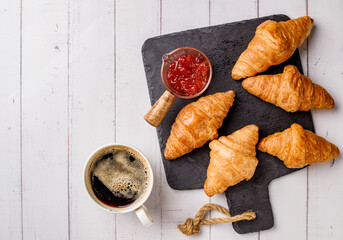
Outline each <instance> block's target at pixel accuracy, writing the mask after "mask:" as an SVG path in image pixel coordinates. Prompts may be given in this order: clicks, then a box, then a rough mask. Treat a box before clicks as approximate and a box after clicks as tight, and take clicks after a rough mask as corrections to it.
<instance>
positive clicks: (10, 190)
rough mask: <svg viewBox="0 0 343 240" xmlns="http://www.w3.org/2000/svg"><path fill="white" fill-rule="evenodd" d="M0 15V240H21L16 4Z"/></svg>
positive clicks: (0, 9) (6, 5) (9, 4)
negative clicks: (0, 92)
mask: <svg viewBox="0 0 343 240" xmlns="http://www.w3.org/2000/svg"><path fill="white" fill-rule="evenodd" d="M0 13H1V17H0V18H1V20H0V42H1V45H0V52H1V55H0V66H1V71H0V84H1V86H5V88H2V94H1V95H0V108H1V113H0V122H1V127H0V159H1V160H2V163H1V168H0V181H1V183H2V184H1V186H0V191H1V196H0V202H1V205H0V211H1V217H0V239H21V238H22V213H21V161H20V156H21V152H20V151H21V148H20V147H21V143H20V136H21V132H20V131H21V124H20V123H21V121H20V119H21V117H20V116H21V115H20V113H21V112H20V109H21V104H20V101H21V98H20V97H21V96H20V94H21V87H20V83H21V81H20V61H21V59H20V44H21V43H20V33H21V28H20V27H21V25H20V16H21V5H20V1H19V0H16V1H4V2H2V4H1V6H0Z"/></svg>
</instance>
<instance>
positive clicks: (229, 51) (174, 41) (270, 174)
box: [142, 15, 314, 233]
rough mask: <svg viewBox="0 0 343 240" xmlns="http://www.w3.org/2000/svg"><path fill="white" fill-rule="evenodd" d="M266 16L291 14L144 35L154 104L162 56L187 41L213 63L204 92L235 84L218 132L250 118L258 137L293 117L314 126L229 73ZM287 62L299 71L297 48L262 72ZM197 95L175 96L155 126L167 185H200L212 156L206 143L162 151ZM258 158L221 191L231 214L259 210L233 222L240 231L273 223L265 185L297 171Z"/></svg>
mask: <svg viewBox="0 0 343 240" xmlns="http://www.w3.org/2000/svg"><path fill="white" fill-rule="evenodd" d="M267 19H271V20H275V21H285V20H288V19H289V18H288V17H287V16H285V15H272V16H268V17H263V18H256V19H251V20H246V21H240V22H235V23H228V24H223V25H218V26H211V27H205V28H200V29H193V30H188V31H183V32H178V33H172V34H168V35H163V36H158V37H154V38H150V39H148V40H146V41H145V43H144V44H143V47H142V55H143V62H144V68H145V72H146V77H147V81H148V87H149V94H150V99H151V104H152V105H153V104H154V103H155V102H156V101H157V99H158V98H159V97H160V96H161V95H162V93H163V92H164V91H165V88H164V86H163V84H162V81H161V77H160V69H161V64H162V60H161V59H162V56H163V55H164V54H165V53H168V52H170V51H172V50H174V49H175V48H178V47H183V46H189V47H194V48H197V49H199V50H201V51H203V52H204V53H205V54H206V55H207V57H208V58H209V59H210V61H211V63H212V66H213V78H212V82H211V84H210V86H209V88H208V89H207V91H206V92H205V93H204V94H203V95H202V96H205V95H209V94H213V93H215V92H223V91H227V90H234V91H235V93H236V98H235V102H234V105H233V107H232V108H231V109H230V112H229V114H228V116H227V117H226V119H225V120H224V123H223V126H222V127H221V128H220V129H219V131H218V132H219V136H222V135H229V134H231V133H232V132H234V131H236V130H238V129H240V128H242V127H244V126H246V125H248V124H256V125H257V126H259V127H260V130H259V136H260V139H261V138H263V137H266V136H267V135H269V134H272V133H275V132H279V131H283V130H284V129H286V128H288V127H290V126H291V125H292V123H299V124H301V125H302V126H303V127H304V128H305V129H308V130H311V131H314V126H313V122H312V116H311V112H297V113H287V112H285V111H284V110H282V109H281V108H278V107H276V106H274V105H272V104H269V103H266V102H264V101H262V100H260V99H259V98H257V97H255V96H253V95H251V94H249V93H248V92H247V91H245V90H244V89H243V88H242V85H241V82H242V81H235V80H233V79H232V78H231V70H232V68H233V66H234V64H235V62H236V61H237V59H238V57H239V55H240V54H241V53H242V52H243V51H244V50H245V49H246V47H247V46H248V44H249V42H250V40H251V39H252V38H253V36H254V34H255V30H256V27H257V26H258V25H259V24H260V23H262V22H264V21H266V20H267ZM287 64H293V65H295V66H297V67H298V69H299V71H300V72H302V66H301V61H300V56H299V52H298V50H297V51H296V52H295V53H294V55H293V56H292V57H291V58H290V59H289V60H288V61H287V62H285V63H284V64H281V65H278V66H273V67H271V68H270V69H268V70H267V72H265V73H263V74H275V73H281V72H282V71H283V67H284V66H285V65H287ZM195 100H197V99H192V100H184V99H177V100H176V101H175V103H174V105H173V106H172V108H171V109H170V111H169V112H168V114H167V115H166V117H165V119H164V120H163V121H162V123H161V125H160V126H159V127H158V128H157V134H158V139H159V143H160V148H161V154H162V159H163V164H164V169H165V173H166V177H167V181H168V184H169V186H170V187H171V188H173V189H177V190H189V189H198V188H203V184H204V181H205V179H206V171H207V166H208V164H209V160H210V158H209V151H210V149H209V148H208V143H207V144H205V145H204V146H203V147H201V148H199V149H196V150H194V151H193V152H191V153H189V154H187V155H185V156H183V157H180V158H178V159H176V160H172V161H168V160H165V158H164V156H163V152H164V149H165V144H166V141H167V139H168V137H169V134H170V129H171V126H172V124H173V123H174V120H175V117H176V115H177V113H178V112H179V111H180V110H181V109H182V108H183V107H184V106H186V105H187V104H188V103H190V102H192V101H195ZM257 158H258V159H259V164H258V166H257V169H256V172H255V174H254V176H253V178H252V179H251V180H250V181H248V182H246V181H243V182H241V183H239V184H237V185H236V186H233V187H230V188H229V189H228V190H227V191H226V192H225V194H226V197H227V201H228V206H229V208H230V212H231V213H232V214H233V215H236V214H240V213H242V212H245V211H246V210H253V211H255V212H256V214H257V218H256V219H255V220H252V221H241V222H236V223H233V227H234V229H235V230H236V232H238V233H248V232H256V231H261V230H266V229H269V228H271V227H272V226H273V225H274V220H273V212H272V209H271V205H270V202H269V194H268V185H269V183H270V182H271V181H272V180H273V179H275V178H278V177H281V176H284V175H286V174H289V173H292V172H294V171H296V170H292V169H288V168H287V167H286V166H285V165H284V164H283V162H282V161H280V160H279V159H277V158H275V157H273V156H270V155H268V154H265V153H262V152H259V151H258V152H257ZM204 194H205V193H204ZM200 207H201V206H199V208H200Z"/></svg>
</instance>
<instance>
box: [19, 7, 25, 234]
mask: <svg viewBox="0 0 343 240" xmlns="http://www.w3.org/2000/svg"><path fill="white" fill-rule="evenodd" d="M19 47H20V60H19V65H20V69H19V72H20V73H19V78H20V80H19V82H20V104H19V109H20V110H19V111H20V127H19V128H20V140H19V142H20V143H19V145H20V215H21V216H20V218H21V239H22V240H23V239H24V207H23V203H24V201H23V0H20V40H19Z"/></svg>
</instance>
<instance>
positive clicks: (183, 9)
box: [161, 0, 210, 239]
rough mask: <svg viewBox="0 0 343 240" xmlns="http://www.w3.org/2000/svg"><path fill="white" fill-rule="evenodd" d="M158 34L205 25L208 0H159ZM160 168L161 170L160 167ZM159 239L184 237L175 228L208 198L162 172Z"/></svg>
mask: <svg viewBox="0 0 343 240" xmlns="http://www.w3.org/2000/svg"><path fill="white" fill-rule="evenodd" d="M161 15H162V16H161V18H162V22H161V29H162V32H161V33H162V34H167V33H170V32H176V31H182V30H187V29H192V28H199V27H206V26H208V25H209V1H207V0H201V1H190V0H187V1H183V0H178V1H162V12H161ZM162 171H163V170H162ZM162 189H163V195H162V224H163V226H162V227H163V231H162V239H188V238H189V237H188V236H186V235H183V234H182V233H181V232H180V231H179V230H178V229H177V225H178V224H182V223H184V222H185V221H186V219H187V218H189V217H191V218H193V217H194V215H195V214H196V213H197V211H198V210H199V209H200V208H201V207H202V206H203V205H204V204H206V203H208V202H209V198H208V197H207V196H206V195H205V193H204V191H203V190H192V191H176V190H173V189H171V188H170V187H169V185H168V183H167V181H166V178H165V175H163V181H162ZM209 238H210V228H209V227H206V226H203V227H202V230H201V231H200V233H199V235H197V236H194V239H209Z"/></svg>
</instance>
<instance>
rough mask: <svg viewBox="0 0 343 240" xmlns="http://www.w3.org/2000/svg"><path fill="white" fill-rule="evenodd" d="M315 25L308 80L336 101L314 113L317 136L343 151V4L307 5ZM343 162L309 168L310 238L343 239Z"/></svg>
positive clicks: (313, 3) (323, 3) (316, 3)
mask: <svg viewBox="0 0 343 240" xmlns="http://www.w3.org/2000/svg"><path fill="white" fill-rule="evenodd" d="M308 14H309V15H310V16H311V17H312V18H313V19H314V20H315V22H316V25H315V28H314V31H313V33H312V35H311V38H310V39H309V58H308V59H309V69H308V74H309V77H310V78H311V79H312V80H313V82H314V83H318V84H321V85H322V86H323V87H324V88H326V90H327V91H328V92H329V93H330V94H331V96H332V97H333V98H334V99H335V102H336V107H335V108H334V109H332V110H323V111H319V110H315V111H312V113H313V119H314V123H315V127H316V132H317V134H318V135H320V136H322V137H324V138H326V139H327V140H328V141H330V142H332V143H334V144H336V145H337V147H338V148H339V149H340V150H341V152H342V150H343V144H342V143H343V135H342V133H343V126H342V124H341V123H342V122H343V114H342V106H343V98H342V93H341V91H342V86H343V84H342V83H343V65H342V62H343V40H342V39H343V32H342V31H341V30H340V29H342V27H341V24H342V22H343V2H342V1H339V0H335V1H330V2H327V3H325V2H322V1H317V0H311V1H309V2H308ZM342 171H343V163H342V155H341V156H340V157H338V158H337V159H336V160H334V161H331V162H328V163H325V164H317V165H314V166H311V167H310V168H309V199H308V239H311V240H312V239H341V238H342V236H343V229H342V225H343V219H342V218H341V217H340V214H341V213H342V212H343V205H342V204H341V203H342V199H343V188H342V185H343V178H342Z"/></svg>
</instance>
